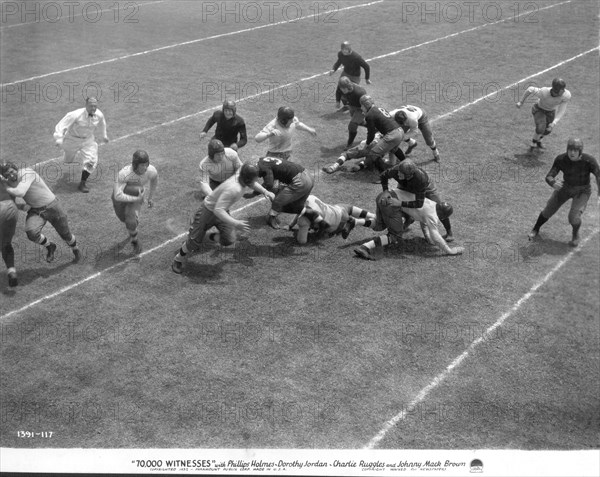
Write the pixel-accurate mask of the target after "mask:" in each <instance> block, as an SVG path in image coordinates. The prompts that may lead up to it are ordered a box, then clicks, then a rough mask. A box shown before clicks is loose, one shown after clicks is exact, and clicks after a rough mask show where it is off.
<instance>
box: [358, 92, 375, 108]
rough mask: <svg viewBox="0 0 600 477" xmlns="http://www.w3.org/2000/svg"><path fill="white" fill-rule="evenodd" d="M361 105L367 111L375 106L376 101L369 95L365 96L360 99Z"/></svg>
mask: <svg viewBox="0 0 600 477" xmlns="http://www.w3.org/2000/svg"><path fill="white" fill-rule="evenodd" d="M359 101H360V105H361V106H363V107H364V108H365V109H366V110H367V111H368V110H369V109H371V108H372V107H373V106H374V105H375V101H373V98H371V96H369V95H368V94H363V95H362V96H361V97H360V100H359Z"/></svg>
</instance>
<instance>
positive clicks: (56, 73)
mask: <svg viewBox="0 0 600 477" xmlns="http://www.w3.org/2000/svg"><path fill="white" fill-rule="evenodd" d="M383 1H384V0H377V1H375V2H370V3H362V4H360V5H352V6H350V7H344V8H340V9H339V10H336V12H341V11H345V10H351V9H353V8H362V7H369V6H371V5H375V4H377V3H381V2H383ZM540 10H542V9H540ZM319 15H323V12H317V13H313V14H312V15H305V16H303V17H298V18H294V19H292V20H283V21H280V22H276V23H267V24H266V25H260V26H256V27H252V28H244V29H243V30H235V31H231V32H229V33H221V34H219V35H212V36H206V37H203V38H197V39H195V40H189V41H183V42H180V43H174V44H172V45H166V46H161V47H159V48H153V49H151V50H145V51H139V52H137V53H131V54H129V55H123V56H119V57H116V58H110V59H108V60H102V61H97V62H95V63H88V64H86V65H80V66H75V67H73V68H67V69H65V70H60V71H53V72H52V73H46V74H43V75H38V76H31V77H29V78H23V79H20V80H16V81H11V82H10V83H4V84H0V88H4V87H6V86H12V85H15V84H19V83H24V82H26V81H33V80H37V79H41V78H47V77H48V76H54V75H59V74H62V73H69V72H71V71H77V70H81V69H84V68H90V67H91V66H98V65H104V64H107V63H114V62H115V61H120V60H126V59H129V58H134V57H136V56H142V55H149V54H150V53H156V52H157V51H163V50H169V49H172V48H178V47H180V46H186V45H192V44H194V43H199V42H202V41H208V40H215V39H217V38H224V37H227V36H232V35H239V34H240V33H248V32H251V31H255V30H262V29H263V28H270V27H275V26H279V25H285V24H287V23H294V22H298V21H300V20H308V19H310V18H314V17H316V16H319Z"/></svg>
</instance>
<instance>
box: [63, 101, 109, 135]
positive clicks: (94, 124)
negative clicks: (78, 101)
mask: <svg viewBox="0 0 600 477" xmlns="http://www.w3.org/2000/svg"><path fill="white" fill-rule="evenodd" d="M96 128H98V132H99V134H98V135H99V136H100V137H102V138H105V137H106V121H105V120H104V115H103V114H102V112H101V111H100V110H99V109H96V112H95V113H94V114H93V115H91V116H90V115H89V114H88V112H87V109H85V108H80V109H76V110H75V111H71V112H70V113H68V114H67V115H66V116H65V117H64V118H62V119H61V120H60V122H59V123H58V124H57V125H56V128H55V129H54V139H55V140H56V139H62V138H64V137H65V136H66V135H69V136H72V137H75V138H77V139H93V138H94V133H95V131H96Z"/></svg>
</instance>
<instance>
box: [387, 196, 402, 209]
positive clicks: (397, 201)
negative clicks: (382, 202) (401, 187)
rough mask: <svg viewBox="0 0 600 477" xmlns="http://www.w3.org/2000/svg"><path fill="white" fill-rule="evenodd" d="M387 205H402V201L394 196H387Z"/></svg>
mask: <svg viewBox="0 0 600 477" xmlns="http://www.w3.org/2000/svg"><path fill="white" fill-rule="evenodd" d="M387 205H388V206H389V207H402V201H401V200H400V199H396V198H394V197H389V198H388V200H387Z"/></svg>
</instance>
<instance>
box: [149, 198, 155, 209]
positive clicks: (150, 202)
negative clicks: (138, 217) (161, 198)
mask: <svg viewBox="0 0 600 477" xmlns="http://www.w3.org/2000/svg"><path fill="white" fill-rule="evenodd" d="M152 207H154V201H153V200H152V199H148V208H149V209H151V208H152Z"/></svg>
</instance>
